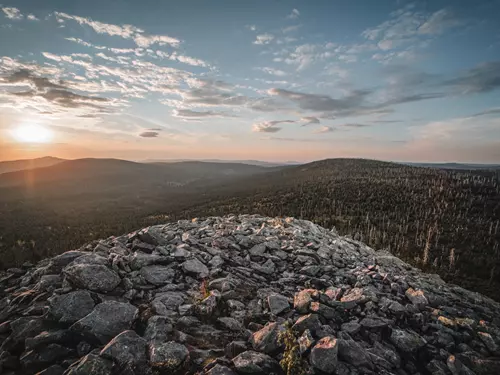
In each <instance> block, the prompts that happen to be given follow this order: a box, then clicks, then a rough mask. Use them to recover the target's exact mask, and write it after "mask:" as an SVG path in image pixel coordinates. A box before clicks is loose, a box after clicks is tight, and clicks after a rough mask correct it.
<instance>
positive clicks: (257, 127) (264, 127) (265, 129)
mask: <svg viewBox="0 0 500 375" xmlns="http://www.w3.org/2000/svg"><path fill="white" fill-rule="evenodd" d="M293 123H295V121H293V120H275V121H264V122H259V123H256V124H253V127H252V130H253V131H254V132H256V133H277V132H279V131H280V130H281V127H279V126H276V125H278V124H293Z"/></svg>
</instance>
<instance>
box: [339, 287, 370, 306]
mask: <svg viewBox="0 0 500 375" xmlns="http://www.w3.org/2000/svg"><path fill="white" fill-rule="evenodd" d="M365 301H366V297H365V296H364V295H363V289H362V288H353V289H351V290H350V291H349V292H347V293H346V294H344V296H343V297H342V298H341V299H340V302H341V303H342V307H344V308H345V309H352V308H354V307H356V305H357V304H360V303H363V302H365Z"/></svg>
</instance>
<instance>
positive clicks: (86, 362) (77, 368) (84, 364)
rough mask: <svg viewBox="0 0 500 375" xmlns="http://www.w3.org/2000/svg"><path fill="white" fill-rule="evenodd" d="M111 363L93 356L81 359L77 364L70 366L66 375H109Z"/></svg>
mask: <svg viewBox="0 0 500 375" xmlns="http://www.w3.org/2000/svg"><path fill="white" fill-rule="evenodd" d="M112 367H113V363H112V362H111V361H109V360H107V359H104V358H101V357H99V356H97V355H95V354H89V355H87V356H85V357H83V358H82V359H81V360H80V361H79V362H78V363H76V364H74V365H72V366H71V368H70V369H68V371H67V372H66V375H89V374H92V375H111V368H112Z"/></svg>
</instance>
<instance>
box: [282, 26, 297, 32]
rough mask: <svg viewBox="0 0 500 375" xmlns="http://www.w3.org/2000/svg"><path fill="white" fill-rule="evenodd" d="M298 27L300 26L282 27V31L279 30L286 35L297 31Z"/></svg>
mask: <svg viewBox="0 0 500 375" xmlns="http://www.w3.org/2000/svg"><path fill="white" fill-rule="evenodd" d="M300 27H301V25H292V26H288V27H284V28H283V29H281V31H282V32H283V33H284V34H288V33H291V32H294V31H297V30H298V29H300Z"/></svg>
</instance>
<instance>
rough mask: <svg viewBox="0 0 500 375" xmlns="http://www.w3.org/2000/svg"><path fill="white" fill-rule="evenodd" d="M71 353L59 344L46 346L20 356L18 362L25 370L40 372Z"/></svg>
mask: <svg viewBox="0 0 500 375" xmlns="http://www.w3.org/2000/svg"><path fill="white" fill-rule="evenodd" d="M71 353H72V350H71V349H69V348H66V347H64V346H61V345H59V344H48V345H46V346H42V347H40V348H38V349H36V350H30V351H28V352H25V353H24V354H23V355H21V357H20V358H19V361H20V362H21V364H22V366H23V368H24V369H26V370H30V371H40V370H42V369H44V368H46V367H47V366H49V365H52V364H54V362H56V361H58V360H60V359H62V358H65V357H67V356H68V355H70V354H71Z"/></svg>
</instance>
